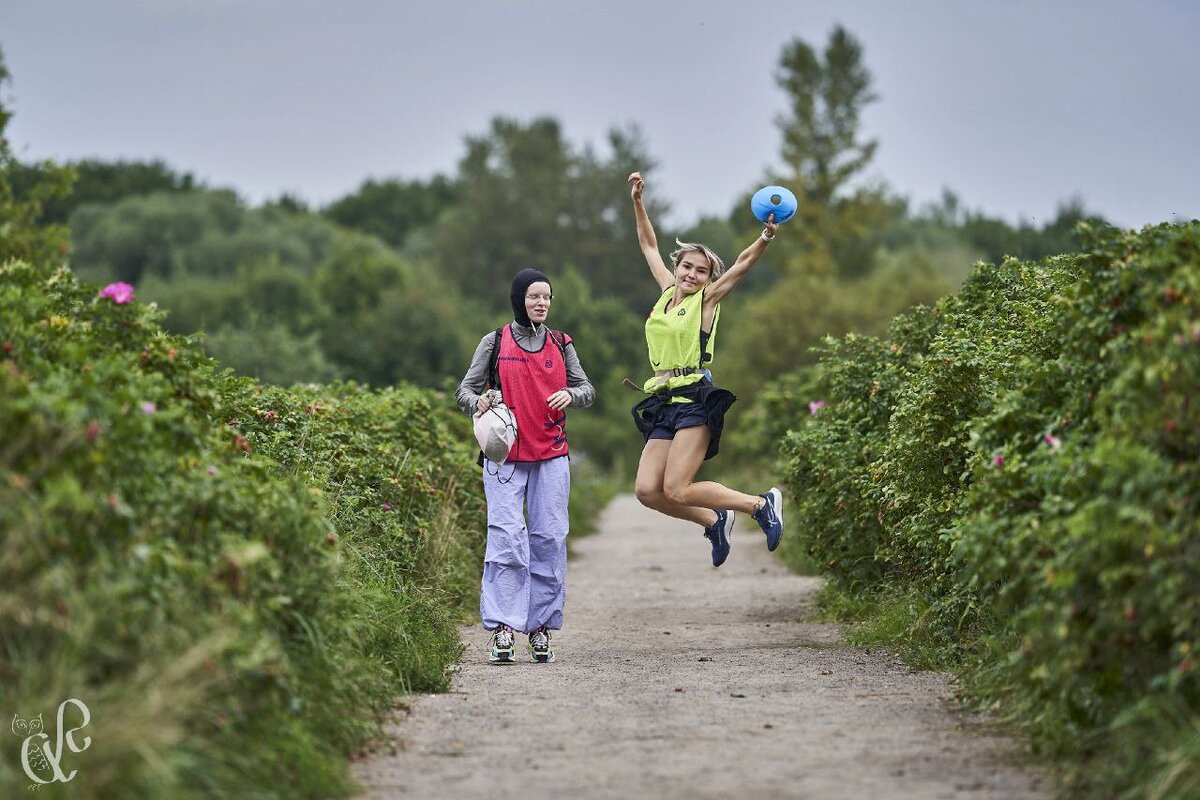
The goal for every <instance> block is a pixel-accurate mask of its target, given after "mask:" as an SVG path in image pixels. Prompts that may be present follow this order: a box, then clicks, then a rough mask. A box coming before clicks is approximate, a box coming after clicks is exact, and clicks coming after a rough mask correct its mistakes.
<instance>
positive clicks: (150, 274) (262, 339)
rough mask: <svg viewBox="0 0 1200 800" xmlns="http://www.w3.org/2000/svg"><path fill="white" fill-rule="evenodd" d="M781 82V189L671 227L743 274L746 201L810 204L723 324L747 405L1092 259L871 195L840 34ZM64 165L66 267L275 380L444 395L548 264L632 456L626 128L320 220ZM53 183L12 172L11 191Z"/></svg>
mask: <svg viewBox="0 0 1200 800" xmlns="http://www.w3.org/2000/svg"><path fill="white" fill-rule="evenodd" d="M775 78H776V81H777V83H778V85H779V87H780V89H781V91H782V93H783V95H784V98H785V101H786V111H785V113H784V114H782V115H781V117H780V118H779V120H778V126H779V130H780V146H779V155H778V158H777V159H776V161H775V163H774V165H773V166H772V168H771V169H770V171H769V173H768V174H765V175H761V176H748V178H747V183H746V190H745V192H744V193H743V195H742V196H739V197H736V198H731V200H730V204H729V211H728V213H727V214H725V215H724V216H720V215H718V216H706V217H703V218H701V219H698V220H696V221H694V222H693V223H691V224H689V225H687V226H685V227H683V228H682V229H679V230H661V231H660V239H661V240H662V242H663V243H664V244H666V243H669V242H671V241H672V240H673V238H675V237H676V236H678V237H679V238H682V239H684V240H688V241H697V240H698V241H704V242H706V243H708V244H710V245H711V246H713V247H714V248H715V249H716V250H717V252H718V253H721V254H722V255H725V256H726V257H727V258H732V256H734V255H735V254H736V253H737V252H738V251H739V250H740V249H741V247H742V246H744V244H745V242H747V241H749V240H750V239H751V238H752V237H753V236H754V235H755V233H756V230H757V227H756V226H757V223H756V221H755V220H754V219H753V218H752V217H751V215H750V214H749V213H748V212H747V201H748V198H749V195H750V193H751V192H752V191H753V189H754V188H756V187H757V186H759V185H761V184H763V183H764V182H766V181H772V182H778V183H781V184H784V185H787V186H789V187H791V188H792V189H793V190H794V191H795V192H796V194H797V196H798V198H799V200H800V208H799V211H798V213H797V215H796V219H795V220H794V221H792V222H791V223H790V224H789V226H788V227H787V228H785V230H784V235H783V236H782V237H780V239H779V241H778V242H777V243H776V244H775V245H774V246H773V247H772V248H771V250H770V251H769V252H768V254H767V255H766V256H765V257H764V258H763V259H762V261H761V262H760V264H759V265H758V266H757V267H756V269H755V273H754V274H753V275H752V276H751V278H750V279H749V280H748V281H747V282H746V285H745V289H746V290H745V291H743V292H739V296H738V297H736V298H734V299H733V300H732V301H731V302H730V303H729V304H728V305H729V306H730V308H728V309H727V312H726V313H727V318H731V315H734V317H737V316H745V317H748V318H751V319H753V320H754V322H753V323H747V324H740V325H727V326H726V327H725V335H724V337H723V339H724V341H723V342H722V344H721V348H720V351H719V352H718V358H717V361H716V363H715V365H714V366H715V368H716V369H717V370H718V372H719V375H718V377H719V379H720V380H721V381H722V382H724V383H726V384H728V385H730V386H731V387H732V388H733V389H734V390H735V391H737V392H738V393H739V395H741V396H743V397H744V398H747V399H753V397H754V396H755V394H756V393H757V391H758V389H759V388H760V387H761V386H762V385H763V382H764V381H765V379H766V378H768V377H774V376H777V375H780V374H784V373H787V372H789V371H791V370H794V369H796V368H798V367H801V366H804V365H806V364H809V363H811V362H812V361H813V355H812V354H811V352H810V348H811V347H812V346H813V345H815V344H816V343H817V342H818V341H819V340H820V338H821V337H822V336H823V335H826V334H834V335H838V334H842V333H846V332H848V331H863V332H867V333H877V332H880V331H881V329H882V326H883V325H884V323H885V321H886V320H888V319H890V318H891V317H892V316H893V315H894V314H896V313H898V312H899V311H901V310H902V309H904V308H905V307H907V306H909V305H911V304H913V303H917V302H928V301H932V300H933V299H934V298H936V297H938V296H940V295H942V294H944V293H946V292H947V291H951V290H952V289H953V288H954V287H955V286H957V285H958V283H959V282H961V280H962V279H963V277H964V276H965V275H966V273H967V270H968V268H969V266H970V264H972V263H973V262H975V261H978V260H984V261H993V262H998V261H999V260H1001V259H1002V258H1003V257H1004V256H1006V255H1013V256H1017V257H1021V258H1037V257H1040V256H1042V255H1046V254H1048V253H1051V252H1063V251H1067V250H1073V249H1076V248H1077V247H1078V242H1077V241H1075V238H1074V236H1075V234H1074V226H1075V223H1077V222H1078V221H1080V220H1082V219H1085V218H1090V215H1088V214H1087V213H1086V212H1085V210H1084V208H1083V207H1082V204H1081V203H1080V202H1078V201H1072V202H1070V203H1067V204H1065V205H1063V206H1062V207H1061V208H1060V210H1059V212H1058V215H1057V216H1056V218H1055V219H1053V220H1051V221H1050V222H1048V223H1046V224H1045V225H1043V226H1041V227H1034V226H1029V225H1020V226H1013V225H1011V224H1010V223H1008V222H1007V221H1005V220H1003V219H1002V218H999V217H993V216H989V215H987V214H985V213H983V212H981V211H975V210H970V209H968V208H966V207H965V206H964V205H963V203H962V202H961V200H960V199H959V198H958V197H957V196H955V195H954V194H953V193H951V192H950V191H949V190H947V192H946V194H945V196H944V197H943V199H942V200H941V202H939V203H937V204H933V205H930V206H927V207H924V208H913V207H911V204H910V202H909V201H908V200H907V199H906V198H904V197H903V196H901V195H899V194H897V193H895V192H894V191H893V190H891V189H890V188H889V187H888V186H886V185H883V184H871V183H868V182H866V181H865V180H864V174H865V170H866V168H867V167H868V166H869V165H870V163H871V160H872V158H873V155H874V152H875V149H876V147H877V145H878V143H877V141H875V140H867V139H864V136H863V132H862V129H861V123H860V116H861V112H862V110H863V108H865V107H866V106H867V105H868V104H869V103H871V102H873V101H874V100H875V99H876V95H875V93H874V91H873V89H872V81H871V75H870V73H869V71H868V69H867V67H866V65H865V61H864V56H863V50H862V47H861V45H860V44H859V43H858V42H857V40H855V38H854V37H853V36H852V35H851V34H850V33H849V32H847V31H846V30H844V29H842V28H840V27H839V28H836V29H835V30H834V31H833V32H832V33H831V35H830V37H829V39H828V41H827V42H826V44H825V46H824V47H823V48H815V47H813V46H811V45H810V44H808V43H806V42H804V41H801V40H795V41H793V42H791V43H789V44H788V45H787V46H786V47H785V48H784V50H783V52H782V53H781V56H780V59H779V63H778V68H777V72H776V75H775ZM67 166H68V168H69V170H70V172H72V173H73V174H74V188H73V191H72V192H71V193H70V194H69V195H67V196H64V197H46V198H42V199H41V200H39V201H38V202H37V204H36V205H38V207H39V209H40V210H39V214H40V221H41V222H42V223H43V224H45V225H60V226H66V227H69V229H70V238H71V242H72V245H71V246H72V249H71V251H70V253H69V256H68V258H69V263H70V264H71V266H72V269H73V270H74V271H75V272H76V273H77V274H79V275H80V276H81V277H83V278H86V279H91V280H96V281H109V280H125V281H128V282H130V283H133V284H135V285H136V286H138V290H139V296H140V297H144V298H148V299H152V300H155V301H157V302H158V303H159V304H160V306H162V307H164V308H166V309H168V310H169V316H168V318H167V325H168V326H169V327H170V328H171V329H172V330H173V331H175V332H179V333H192V332H202V333H203V336H204V338H203V341H204V346H205V347H206V349H207V350H208V351H209V352H210V353H211V354H212V355H214V356H215V357H216V358H218V359H219V360H220V361H221V362H223V363H225V364H227V365H229V366H230V367H232V368H234V369H235V370H238V371H240V372H244V373H247V374H252V375H256V376H258V377H260V378H261V379H263V380H266V381H269V382H273V383H280V384H289V383H293V382H297V381H330V380H337V379H347V380H354V381H358V382H362V383H366V384H370V385H375V386H385V385H391V384H395V383H399V382H411V383H416V384H420V385H425V386H436V387H445V386H446V384H447V383H448V382H450V381H452V380H456V379H457V378H458V377H459V376H460V375H461V373H462V372H463V371H464V370H465V367H466V364H467V361H468V359H469V357H470V353H471V351H472V349H473V347H474V345H475V344H476V343H477V342H478V339H479V337H480V336H482V335H483V334H484V333H485V332H486V331H488V330H489V329H493V328H495V327H496V326H498V325H499V324H501V323H502V322H503V321H504V320H505V319H506V318H507V314H508V301H507V286H508V283H509V280H510V279H511V276H512V275H513V274H514V273H515V272H516V271H518V270H519V269H521V268H523V267H526V266H537V267H539V268H541V269H543V270H545V271H546V272H547V273H548V274H550V275H551V276H552V278H553V279H554V281H555V288H556V305H555V310H554V314H553V316H552V319H551V321H552V323H553V324H554V326H556V327H561V328H563V329H565V330H567V331H569V332H570V333H571V334H572V335H573V336H574V337H575V338H576V339H577V341H578V342H579V346H580V353H581V356H582V358H583V361H584V366H585V368H586V369H587V370H588V372H589V374H590V375H591V376H592V377H593V380H595V381H596V382H597V383H598V385H599V386H600V388H601V391H600V399H599V402H598V407H597V409H596V413H595V414H593V415H591V417H592V418H591V419H590V420H588V421H583V420H581V426H582V427H583V428H584V429H586V430H587V435H588V437H589V438H594V439H595V444H594V446H593V448H592V449H593V450H595V451H596V452H597V454H599V455H601V456H602V457H603V458H604V459H605V460H611V459H612V458H614V457H615V456H616V455H617V453H618V452H619V451H621V447H622V445H620V444H618V442H624V441H625V440H626V439H628V438H629V437H622V436H621V435H620V434H619V433H616V432H612V431H611V428H612V426H614V425H619V426H621V427H622V428H624V427H626V426H625V423H626V419H625V415H626V413H627V411H626V407H627V406H628V405H629V404H630V400H631V396H627V395H626V393H624V392H618V389H617V387H618V385H619V382H620V378H621V377H624V376H626V375H628V376H630V377H635V378H637V377H638V376H640V374H641V373H642V372H644V371H645V369H647V368H648V367H647V365H645V364H644V363H643V361H644V355H643V351H644V348H643V345H642V342H641V333H640V326H641V318H642V315H643V314H644V313H645V310H646V307H647V304H648V302H649V299H650V298H651V297H652V296H653V295H654V291H653V289H654V286H653V282H652V281H651V280H650V278H649V276H648V275H647V274H645V270H644V266H642V264H641V260H640V254H639V253H638V250H637V244H636V236H635V232H634V229H633V224H632V213H631V211H630V209H629V203H628V195H627V192H626V191H625V188H624V187H625V177H626V176H627V175H628V173H629V172H631V171H633V170H635V169H639V170H641V171H642V173H643V174H645V175H647V176H648V182H649V183H650V185H651V187H653V186H654V182H653V176H654V171H655V159H654V157H653V153H652V149H651V147H650V145H649V144H648V143H647V142H646V141H645V139H644V137H643V136H642V134H641V133H640V132H639V131H638V130H637V129H636V128H625V129H613V130H611V131H610V132H609V134H608V137H607V141H606V142H605V143H604V146H603V147H602V148H596V147H593V146H592V145H590V144H587V145H583V146H580V145H578V144H575V143H572V142H570V141H568V140H567V139H566V138H565V136H564V135H563V131H562V127H561V125H560V124H559V122H558V121H557V120H556V119H554V118H551V117H540V118H535V119H532V120H528V121H521V120H516V119H511V118H506V117H497V118H495V119H493V120H492V121H491V123H490V125H489V127H488V129H487V130H486V131H483V132H481V133H478V134H473V135H470V136H467V137H466V139H465V141H464V153H463V155H462V157H461V159H460V160H459V162H458V164H457V165H456V167H455V169H454V171H453V173H452V174H445V175H443V174H439V175H434V176H433V177H431V178H427V179H417V178H403V177H387V178H370V179H368V180H366V181H364V182H363V183H362V185H361V186H359V187H358V188H357V189H356V190H355V191H353V192H351V193H349V194H347V195H346V196H344V197H341V198H338V199H337V200H335V201H333V202H331V203H329V204H327V205H325V206H323V207H316V208H314V207H309V206H308V205H306V204H305V203H304V202H303V201H301V200H299V199H297V198H295V197H291V196H288V195H282V196H280V197H279V198H277V199H275V200H272V201H268V202H265V203H262V204H260V205H257V206H253V205H250V204H247V203H246V202H245V201H243V200H242V199H241V198H240V197H238V195H237V194H236V193H235V192H233V191H231V190H229V189H226V188H221V187H213V186H207V185H204V184H203V183H202V182H201V181H197V180H196V179H195V178H194V176H193V175H191V174H190V173H186V172H179V171H177V170H175V169H174V168H172V167H171V166H169V165H167V164H166V163H164V162H162V161H133V162H108V161H100V160H84V161H79V162H76V163H73V164H70V165H67ZM54 170H61V168H60V167H57V166H54V165H49V164H33V165H22V164H17V163H15V162H14V164H13V165H12V169H11V176H12V177H11V183H12V186H13V191H14V196H15V197H18V198H21V197H26V196H29V193H30V192H31V191H33V189H34V187H37V186H39V185H41V184H42V183H44V178H45V176H46V175H47V174H48V172H51V171H54ZM30 199H33V200H37V198H32V197H31V198H30ZM648 204H649V210H650V213H651V215H652V216H653V217H654V218H655V219H656V220H662V219H663V218H664V215H665V214H666V212H667V211H668V210H669V205H668V203H667V202H666V200H665V199H664V198H662V197H660V196H656V195H655V194H654V192H653V189H652V190H651V192H650V193H649V197H648ZM768 290H769V291H768ZM764 331H767V332H769V341H766V340H764V336H763V334H764ZM639 382H640V378H639ZM580 416H581V417H583V416H584V415H580ZM580 433H581V435H582V434H583V431H581V432H580ZM633 438H636V437H633ZM629 443H631V444H632V445H636V444H637V442H636V441H632V439H630V442H629Z"/></svg>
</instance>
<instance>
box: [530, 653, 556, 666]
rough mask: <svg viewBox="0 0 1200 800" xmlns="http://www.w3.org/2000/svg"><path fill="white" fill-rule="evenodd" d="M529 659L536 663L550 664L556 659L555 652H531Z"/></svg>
mask: <svg viewBox="0 0 1200 800" xmlns="http://www.w3.org/2000/svg"><path fill="white" fill-rule="evenodd" d="M529 660H530V661H532V662H533V663H535V664H549V663H551V662H552V661H554V653H532V652H531V653H530V654H529Z"/></svg>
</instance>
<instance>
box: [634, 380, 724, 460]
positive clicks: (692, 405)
mask: <svg viewBox="0 0 1200 800" xmlns="http://www.w3.org/2000/svg"><path fill="white" fill-rule="evenodd" d="M675 397H682V398H685V399H686V400H687V401H688V402H686V403H672V402H671V399H672V398H675ZM736 400H737V397H736V396H735V395H734V394H733V392H731V391H729V390H728V389H722V388H721V387H720V386H714V385H713V384H711V383H709V382H708V381H707V380H703V381H700V382H699V383H693V384H690V385H688V386H682V387H680V388H678V389H675V390H674V391H673V392H672V391H661V392H656V393H654V394H652V395H650V396H649V397H647V398H646V399H644V400H642V401H641V402H640V403H638V404H637V405H636V406H634V407H633V422H634V424H635V425H637V429H638V431H639V432H640V433H641V434H642V440H643V441H646V442H648V441H650V440H651V439H674V438H675V432H676V431H679V430H682V429H684V428H690V427H695V426H696V425H707V426H708V430H709V432H710V433H711V436H710V437H709V440H708V450H707V451H705V453H704V460H705V461H707V460H708V459H710V458H712V457H713V456H715V455H716V454H717V452H718V451H719V450H720V448H721V431H722V430H723V429H724V427H725V412H726V411H728V410H729V407H730V406H731V405H733V404H734V402H735V401H736Z"/></svg>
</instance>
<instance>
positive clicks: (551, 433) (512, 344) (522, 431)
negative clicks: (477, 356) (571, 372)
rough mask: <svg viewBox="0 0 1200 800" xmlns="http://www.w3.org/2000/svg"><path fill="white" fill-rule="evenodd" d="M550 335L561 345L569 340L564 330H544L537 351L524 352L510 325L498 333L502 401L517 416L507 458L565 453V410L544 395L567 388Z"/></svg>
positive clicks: (528, 458)
mask: <svg viewBox="0 0 1200 800" xmlns="http://www.w3.org/2000/svg"><path fill="white" fill-rule="evenodd" d="M553 335H558V336H561V337H562V343H563V346H564V347H566V345H568V344H570V343H571V337H570V336H567V335H566V334H565V333H555V332H553V331H550V330H549V329H547V330H546V342H545V344H543V345H542V349H541V351H539V352H537V353H527V352H525V351H524V350H522V349H521V346H520V345H518V344H517V341H516V340H515V339H514V338H513V335H512V328H511V326H509V325H505V326H504V332H503V333H502V334H501V335H500V355H499V357H498V358H497V360H496V371H497V372H499V373H500V387H501V388H502V389H503V391H504V402H505V404H507V405H508V407H509V408H511V409H512V411H513V413H514V414H516V416H517V441H516V443H515V444H513V446H512V449H511V450H509V451H508V460H509V461H549V460H550V459H552V458H558V457H559V456H565V455H566V454H567V412H566V411H565V410H564V411H555V410H554V409H552V408H550V406H548V405H547V404H546V398H548V397H549V396H550V395H552V394H554V393H555V392H557V391H558V390H559V389H565V388H567V365H566V362H564V361H563V355H562V352H560V351H559V349H558V345H556V344H555V343H554V342H552V341H550V337H551V336H553Z"/></svg>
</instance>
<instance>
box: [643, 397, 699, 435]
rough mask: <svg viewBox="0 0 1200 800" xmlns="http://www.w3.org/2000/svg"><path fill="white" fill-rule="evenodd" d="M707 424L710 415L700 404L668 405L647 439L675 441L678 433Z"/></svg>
mask: <svg viewBox="0 0 1200 800" xmlns="http://www.w3.org/2000/svg"><path fill="white" fill-rule="evenodd" d="M706 424H708V415H707V414H705V413H704V406H702V405H700V404H699V403H667V404H666V405H664V406H663V407H662V409H661V410H660V411H659V412H658V414H657V415H656V416H655V419H654V427H653V428H651V429H650V433H649V434H648V435H647V436H646V439H647V440H650V439H674V438H675V432H676V431H681V430H683V429H684V428H695V427H697V426H700V425H706Z"/></svg>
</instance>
